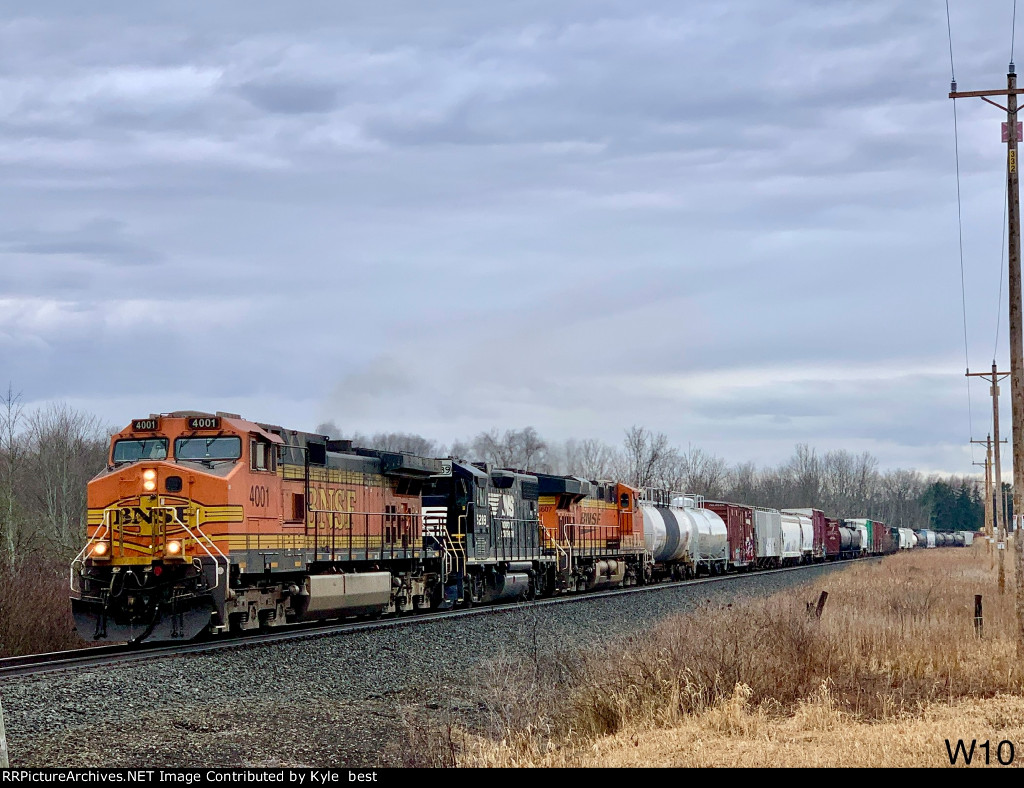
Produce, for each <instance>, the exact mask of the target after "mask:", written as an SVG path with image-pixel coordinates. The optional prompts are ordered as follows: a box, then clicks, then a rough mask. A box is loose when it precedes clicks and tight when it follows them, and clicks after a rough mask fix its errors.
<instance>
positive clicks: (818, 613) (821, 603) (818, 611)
mask: <svg viewBox="0 0 1024 788" xmlns="http://www.w3.org/2000/svg"><path fill="white" fill-rule="evenodd" d="M826 599H828V591H822V592H821V596H819V597H818V607H817V608H816V609H815V610H814V617H815V618H816V619H818V620H819V621H820V620H821V611H822V610H824V609H825V600H826Z"/></svg>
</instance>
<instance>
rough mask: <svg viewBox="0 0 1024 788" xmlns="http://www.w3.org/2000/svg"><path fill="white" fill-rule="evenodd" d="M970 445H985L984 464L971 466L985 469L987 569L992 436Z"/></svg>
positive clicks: (989, 553) (990, 566) (990, 512)
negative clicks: (979, 466) (980, 466)
mask: <svg viewBox="0 0 1024 788" xmlns="http://www.w3.org/2000/svg"><path fill="white" fill-rule="evenodd" d="M971 443H984V444H985V462H974V463H971V464H972V465H982V466H984V467H985V541H986V542H987V543H988V556H989V568H990V569H991V568H992V561H991V559H992V436H991V435H989V436H988V437H987V438H986V439H985V440H983V441H975V440H972V441H971Z"/></svg>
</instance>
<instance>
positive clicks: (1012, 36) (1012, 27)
mask: <svg viewBox="0 0 1024 788" xmlns="http://www.w3.org/2000/svg"><path fill="white" fill-rule="evenodd" d="M946 23H947V25H948V23H949V0H946ZM1016 38H1017V0H1013V24H1011V25H1010V62H1011V63H1012V62H1013V43H1014V39H1016Z"/></svg>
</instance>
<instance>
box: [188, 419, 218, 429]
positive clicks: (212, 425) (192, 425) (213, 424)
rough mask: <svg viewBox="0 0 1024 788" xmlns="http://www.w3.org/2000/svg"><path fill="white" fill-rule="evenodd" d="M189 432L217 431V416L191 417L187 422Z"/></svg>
mask: <svg viewBox="0 0 1024 788" xmlns="http://www.w3.org/2000/svg"><path fill="white" fill-rule="evenodd" d="M188 428H189V429H190V430H219V429H220V417H219V416H192V417H190V418H189V420H188Z"/></svg>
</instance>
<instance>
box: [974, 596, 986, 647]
mask: <svg viewBox="0 0 1024 788" xmlns="http://www.w3.org/2000/svg"><path fill="white" fill-rule="evenodd" d="M984 632H985V620H984V617H983V616H982V613H981V594H975V595H974V634H975V635H977V636H978V637H983V636H984Z"/></svg>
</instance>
